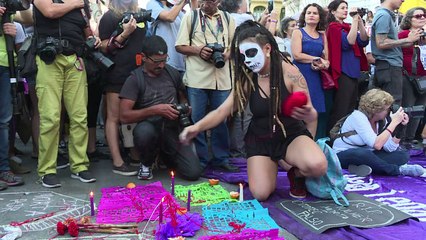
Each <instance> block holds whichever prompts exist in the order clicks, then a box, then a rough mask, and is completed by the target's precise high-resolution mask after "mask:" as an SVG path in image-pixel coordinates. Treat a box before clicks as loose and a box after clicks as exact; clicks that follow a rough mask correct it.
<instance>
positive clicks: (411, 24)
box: [398, 7, 426, 146]
mask: <svg viewBox="0 0 426 240" xmlns="http://www.w3.org/2000/svg"><path fill="white" fill-rule="evenodd" d="M424 25H426V9H424V8H422V7H415V8H411V9H410V10H408V11H407V13H406V14H405V17H404V18H403V19H402V22H401V25H400V28H401V32H399V33H398V38H399V39H404V38H407V37H408V34H410V32H412V31H417V30H419V29H422V28H423V26H424ZM421 44H422V43H421ZM422 47H423V46H422ZM414 50H416V54H414ZM413 55H417V56H416V57H417V58H416V59H415V61H414V62H416V65H415V66H413V64H412V62H413ZM420 55H421V54H420V50H419V48H418V47H414V46H413V45H411V46H408V47H403V48H402V57H403V67H404V69H405V71H404V75H405V77H404V79H403V82H402V92H403V94H402V106H404V107H410V106H414V105H424V104H426V94H425V93H422V94H420V93H419V92H417V91H416V89H415V87H414V85H413V84H412V83H411V82H410V80H409V78H408V76H407V75H410V76H411V75H417V76H426V70H425V69H424V67H423V66H424V65H423V64H422V61H421V60H422V59H421V57H420ZM419 122H420V119H419V118H413V119H411V121H410V122H409V123H408V125H407V130H406V132H405V136H404V138H403V141H405V142H406V143H407V144H406V146H410V145H411V144H410V143H411V141H413V140H414V138H415V135H416V129H417V127H418V126H419Z"/></svg>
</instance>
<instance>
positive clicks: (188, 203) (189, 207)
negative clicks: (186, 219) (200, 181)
mask: <svg viewBox="0 0 426 240" xmlns="http://www.w3.org/2000/svg"><path fill="white" fill-rule="evenodd" d="M186 210H187V211H188V212H189V211H191V190H188V202H186Z"/></svg>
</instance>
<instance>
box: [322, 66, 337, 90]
mask: <svg viewBox="0 0 426 240" xmlns="http://www.w3.org/2000/svg"><path fill="white" fill-rule="evenodd" d="M320 72H321V82H322V89H324V90H328V89H333V88H336V85H335V84H334V81H333V77H332V76H331V74H330V72H329V71H328V70H327V69H322V70H321V71H320Z"/></svg>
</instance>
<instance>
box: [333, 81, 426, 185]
mask: <svg viewBox="0 0 426 240" xmlns="http://www.w3.org/2000/svg"><path fill="white" fill-rule="evenodd" d="M393 103H394V99H393V97H392V96H391V95H390V94H389V93H387V92H385V91H383V90H380V89H371V90H369V91H367V92H366V93H365V94H364V95H362V96H361V99H360V102H359V107H358V110H355V111H353V112H352V113H351V114H350V115H349V116H348V117H347V118H346V120H345V121H344V123H343V125H342V127H341V129H340V133H339V137H338V138H336V140H335V141H334V143H333V149H334V150H335V151H336V153H337V156H338V157H339V160H340V163H341V164H342V168H348V169H349V172H350V173H354V174H357V175H359V176H367V175H369V174H370V173H371V172H373V173H375V174H381V175H392V176H396V175H407V176H414V177H418V176H421V175H423V174H424V173H425V169H423V167H422V166H420V165H408V164H407V162H408V160H409V155H408V153H407V152H406V151H403V150H400V149H399V148H398V147H399V142H400V138H401V134H402V129H403V126H405V125H407V123H408V121H409V117H408V115H407V114H406V113H405V112H404V109H403V108H402V107H399V106H396V107H392V104H393ZM392 111H394V112H392Z"/></svg>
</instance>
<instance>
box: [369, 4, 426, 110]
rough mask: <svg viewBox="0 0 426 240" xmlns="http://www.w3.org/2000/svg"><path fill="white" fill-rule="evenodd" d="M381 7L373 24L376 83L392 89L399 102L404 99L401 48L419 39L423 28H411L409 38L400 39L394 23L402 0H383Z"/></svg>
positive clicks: (382, 87) (391, 91)
mask: <svg viewBox="0 0 426 240" xmlns="http://www.w3.org/2000/svg"><path fill="white" fill-rule="evenodd" d="M380 3H381V7H380V8H379V9H378V10H377V11H376V13H375V15H374V19H373V24H372V26H371V51H372V53H373V56H374V58H375V59H376V63H375V65H376V68H375V74H374V84H375V86H376V87H379V88H380V89H383V90H385V91H387V92H388V93H390V94H391V95H392V96H393V97H394V99H395V103H396V104H401V100H402V89H403V87H402V82H403V81H402V78H403V75H402V70H403V68H402V65H403V60H402V50H401V47H409V46H412V45H413V44H414V43H415V42H417V41H418V40H419V39H420V37H421V36H423V31H422V30H421V29H416V30H415V31H411V32H410V33H409V34H408V36H407V37H406V38H403V39H398V29H397V25H396V23H395V19H396V17H397V15H395V13H394V11H395V10H397V9H399V7H400V6H401V4H402V1H397V0H380Z"/></svg>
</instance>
